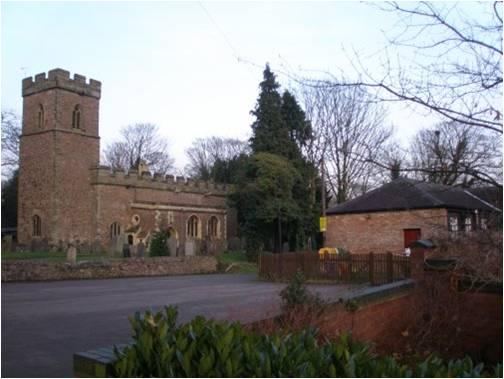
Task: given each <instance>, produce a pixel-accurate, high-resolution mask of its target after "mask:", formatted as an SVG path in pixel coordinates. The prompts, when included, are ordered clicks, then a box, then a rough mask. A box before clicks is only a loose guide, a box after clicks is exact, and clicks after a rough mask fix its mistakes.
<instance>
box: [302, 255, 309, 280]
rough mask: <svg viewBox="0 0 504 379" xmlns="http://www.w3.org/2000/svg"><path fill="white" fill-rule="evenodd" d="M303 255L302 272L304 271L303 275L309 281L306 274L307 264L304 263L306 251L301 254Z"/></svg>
mask: <svg viewBox="0 0 504 379" xmlns="http://www.w3.org/2000/svg"><path fill="white" fill-rule="evenodd" d="M300 254H301V271H303V275H304V277H305V279H308V277H307V275H306V272H305V263H304V256H305V253H304V251H303V252H301V253H300Z"/></svg>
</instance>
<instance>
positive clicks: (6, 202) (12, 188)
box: [2, 170, 19, 228]
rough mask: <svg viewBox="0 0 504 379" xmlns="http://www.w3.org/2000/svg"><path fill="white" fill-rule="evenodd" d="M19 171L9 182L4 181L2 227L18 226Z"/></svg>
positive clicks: (16, 171)
mask: <svg viewBox="0 0 504 379" xmlns="http://www.w3.org/2000/svg"><path fill="white" fill-rule="evenodd" d="M18 177H19V170H15V171H14V172H13V174H12V177H11V178H10V179H9V180H5V181H2V227H3V228H5V227H15V226H17V204H18Z"/></svg>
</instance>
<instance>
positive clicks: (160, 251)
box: [150, 231, 170, 257]
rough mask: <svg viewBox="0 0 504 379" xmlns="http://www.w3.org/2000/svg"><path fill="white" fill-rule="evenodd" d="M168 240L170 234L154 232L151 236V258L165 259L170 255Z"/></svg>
mask: <svg viewBox="0 0 504 379" xmlns="http://www.w3.org/2000/svg"><path fill="white" fill-rule="evenodd" d="M168 238H170V234H169V233H168V232H166V231H160V232H155V233H154V234H153V236H152V241H151V246H150V256H151V257H165V256H167V255H170V248H169V247H168Z"/></svg>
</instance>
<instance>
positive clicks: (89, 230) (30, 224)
mask: <svg viewBox="0 0 504 379" xmlns="http://www.w3.org/2000/svg"><path fill="white" fill-rule="evenodd" d="M22 95H23V129H22V136H21V143H20V174H19V205H18V215H19V216H18V241H19V243H22V244H30V243H32V242H33V241H44V245H45V244H47V245H48V246H49V247H50V246H55V247H57V246H60V247H61V246H65V244H66V243H67V242H68V241H71V240H78V241H79V242H80V243H81V244H82V245H83V246H88V247H89V248H93V249H95V250H96V249H108V250H114V251H120V250H121V249H122V245H123V244H125V243H126V244H127V243H129V244H132V245H136V244H137V243H138V242H140V241H142V242H143V243H147V244H148V243H149V240H150V236H151V235H152V233H153V232H154V231H156V230H159V229H167V230H170V232H171V235H172V238H171V240H170V247H171V253H172V255H175V254H181V255H182V254H184V253H187V254H195V253H198V252H201V251H206V252H210V253H212V252H215V251H217V250H221V249H224V248H225V247H226V243H227V239H228V238H229V237H230V232H229V231H230V230H234V220H232V219H229V218H228V209H227V206H226V191H227V188H226V187H225V186H223V185H216V184H214V183H206V182H196V181H193V180H190V179H189V180H187V179H185V178H182V177H173V176H170V175H168V176H166V177H163V176H160V175H158V174H152V173H150V172H148V171H146V170H145V169H143V170H141V172H137V171H134V170H131V171H130V172H128V173H123V172H113V171H112V170H110V168H107V167H103V166H99V154H100V153H99V152H100V142H99V141H100V137H99V99H100V96H101V83H100V82H98V81H96V80H93V79H91V80H90V81H89V82H87V81H86V78H85V77H84V76H82V75H78V74H75V75H74V77H73V79H72V78H70V73H69V72H68V71H65V70H61V69H55V70H52V71H49V74H48V75H47V76H46V74H45V73H42V74H38V75H36V76H35V79H33V78H31V77H30V78H26V79H24V80H23V84H22ZM229 224H231V228H229V227H228V226H229Z"/></svg>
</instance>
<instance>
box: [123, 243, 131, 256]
mask: <svg viewBox="0 0 504 379" xmlns="http://www.w3.org/2000/svg"><path fill="white" fill-rule="evenodd" d="M122 254H123V258H129V257H130V256H131V254H130V245H128V244H127V243H125V244H123V248H122Z"/></svg>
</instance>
